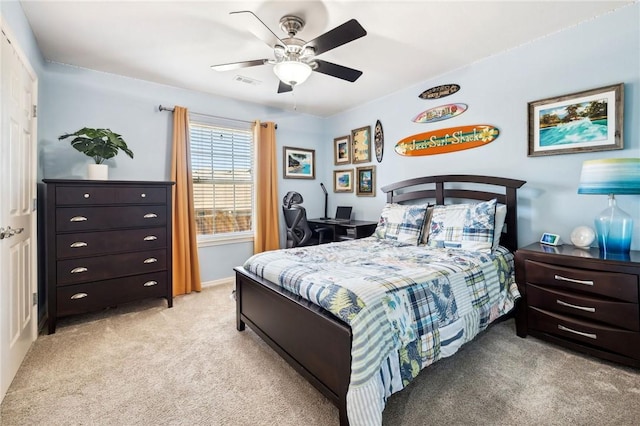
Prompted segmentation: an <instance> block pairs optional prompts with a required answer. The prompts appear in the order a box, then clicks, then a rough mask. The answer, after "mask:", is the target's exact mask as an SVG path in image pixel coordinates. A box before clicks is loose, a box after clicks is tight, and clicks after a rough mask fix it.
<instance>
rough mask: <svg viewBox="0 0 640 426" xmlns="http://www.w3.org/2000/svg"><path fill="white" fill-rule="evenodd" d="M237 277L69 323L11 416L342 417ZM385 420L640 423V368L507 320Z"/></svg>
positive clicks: (406, 395)
mask: <svg viewBox="0 0 640 426" xmlns="http://www.w3.org/2000/svg"><path fill="white" fill-rule="evenodd" d="M230 291H231V287H230V286H228V285H226V286H218V287H210V288H206V289H204V290H203V291H202V292H201V293H199V294H192V295H188V296H181V297H178V298H176V299H175V303H174V307H173V308H172V309H167V308H166V302H165V301H164V300H160V299H158V300H149V301H145V302H142V303H136V304H131V305H125V306H122V307H119V308H116V309H111V310H108V311H104V312H100V313H96V314H88V315H82V316H76V317H71V318H68V319H64V320H62V321H60V322H59V326H58V330H57V332H56V334H54V335H51V336H46V335H43V336H40V337H39V338H38V340H37V341H36V342H35V344H34V345H33V347H32V349H31V350H30V351H29V353H28V355H27V358H26V359H25V362H24V364H23V365H22V367H21V368H20V371H19V372H18V375H17V376H16V378H15V380H14V382H13V383H12V385H11V387H10V388H9V391H8V393H7V395H6V397H5V399H4V401H3V403H2V405H1V407H0V424H2V425H7V426H9V425H291V426H293V425H295V426H298V425H318V426H320V425H323V426H324V425H337V424H338V413H337V409H336V408H335V407H334V406H333V405H331V404H330V403H329V402H328V401H327V400H326V399H325V398H324V397H323V396H322V395H321V394H320V393H319V392H317V391H316V390H315V389H314V388H313V387H312V386H311V385H309V384H308V383H307V382H306V381H304V380H303V379H302V378H301V377H300V376H299V375H298V374H297V373H296V372H295V371H294V370H293V369H292V368H290V367H289V366H288V365H287V364H286V363H285V362H284V361H282V360H281V359H280V358H279V357H278V356H277V355H276V354H275V352H273V351H272V350H271V349H270V348H269V347H268V346H267V345H266V344H264V343H263V342H262V341H261V340H260V339H259V338H258V337H257V336H256V335H255V334H254V333H253V332H252V331H251V330H250V329H247V331H245V332H242V333H240V332H237V331H236V329H235V304H234V301H233V300H231V298H230V297H229V295H230ZM383 418H384V424H385V425H389V426H392V425H412V426H414V425H427V424H439V425H460V424H469V425H476V424H477V425H638V424H640V373H639V372H638V370H634V369H629V368H624V367H620V366H617V365H614V364H611V363H607V362H604V361H599V360H596V359H592V358H589V357H584V356H582V355H579V354H576V353H573V352H569V351H566V350H564V349H560V348H557V347H555V346H552V345H549V344H546V343H544V342H541V341H539V340H536V339H534V338H531V337H529V338H527V339H520V338H518V337H516V335H515V331H514V325H513V320H508V321H505V322H503V323H500V324H497V325H494V326H493V327H491V328H490V329H489V330H488V331H487V332H485V333H483V334H481V335H480V336H478V338H477V339H476V340H475V341H474V342H472V343H470V344H468V345H466V346H464V347H463V348H462V349H461V350H460V351H459V352H458V353H457V354H456V355H455V356H453V357H451V358H448V359H445V360H441V361H440V362H438V363H436V364H435V365H433V366H431V367H429V368H427V369H426V370H424V371H423V372H422V373H421V375H420V376H419V377H418V378H417V379H416V380H415V381H414V382H413V383H412V384H411V385H409V387H407V388H406V389H404V390H403V391H402V392H400V393H397V394H395V395H393V396H392V397H391V398H390V399H389V401H388V403H387V408H386V409H385V412H384V415H383Z"/></svg>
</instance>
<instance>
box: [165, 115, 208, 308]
mask: <svg viewBox="0 0 640 426" xmlns="http://www.w3.org/2000/svg"><path fill="white" fill-rule="evenodd" d="M171 180H172V181H174V182H175V185H174V186H173V217H172V227H173V295H174V296H177V295H179V294H186V293H191V292H192V291H200V290H201V289H202V285H201V283H200V263H199V262H198V244H197V241H196V222H195V214H194V208H193V181H192V179H191V153H190V151H189V113H188V111H187V109H186V108H183V107H179V106H176V107H175V109H174V110H173V153H172V155H171Z"/></svg>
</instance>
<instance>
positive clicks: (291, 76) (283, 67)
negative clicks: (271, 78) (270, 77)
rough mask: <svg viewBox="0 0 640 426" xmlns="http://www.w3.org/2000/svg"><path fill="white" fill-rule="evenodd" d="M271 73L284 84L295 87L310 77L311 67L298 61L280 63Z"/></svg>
mask: <svg viewBox="0 0 640 426" xmlns="http://www.w3.org/2000/svg"><path fill="white" fill-rule="evenodd" d="M273 72H274V73H275V74H276V76H277V77H278V78H279V79H280V81H282V82H283V83H285V84H288V85H289V86H292V87H293V86H297V85H300V84H302V83H304V82H305V81H306V80H307V78H309V76H310V75H311V72H312V69H311V66H309V65H308V64H306V63H304V62H300V61H282V62H279V63H277V64H275V65H274V67H273Z"/></svg>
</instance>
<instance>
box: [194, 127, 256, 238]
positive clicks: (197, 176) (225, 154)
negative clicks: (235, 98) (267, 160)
mask: <svg viewBox="0 0 640 426" xmlns="http://www.w3.org/2000/svg"><path fill="white" fill-rule="evenodd" d="M250 126H251V124H247V125H246V126H245V128H242V125H240V126H237V125H236V124H235V123H234V126H229V125H227V124H226V123H225V124H224V125H221V124H219V123H216V124H210V123H203V122H199V121H194V120H193V119H192V120H191V121H190V123H189V134H190V142H191V167H192V173H193V200H194V207H195V215H196V228H197V233H198V241H203V240H220V239H235V238H243V237H245V238H246V237H252V236H253V232H252V229H253V200H254V197H253V188H254V184H253V132H252V130H251V128H250Z"/></svg>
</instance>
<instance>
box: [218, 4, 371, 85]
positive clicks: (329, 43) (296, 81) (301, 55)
mask: <svg viewBox="0 0 640 426" xmlns="http://www.w3.org/2000/svg"><path fill="white" fill-rule="evenodd" d="M237 13H250V14H251V15H253V16H254V17H255V18H256V19H257V20H258V21H260V23H261V24H262V25H263V26H264V29H266V31H264V29H263V28H254V31H252V32H254V34H255V35H256V36H257V37H258V38H260V39H262V40H263V41H264V42H265V43H267V44H268V45H269V46H270V47H273V54H274V57H275V58H274V59H255V60H251V61H242V62H232V63H227V64H219V65H212V66H211V68H212V69H214V70H216V71H229V70H234V69H239V68H247V67H253V66H257V65H264V64H272V65H273V66H274V67H273V70H274V72H275V74H276V76H278V78H279V79H280V84H279V86H278V93H283V92H290V91H291V90H293V87H294V86H296V85H300V84H302V83H304V82H305V80H306V79H307V78H308V77H309V75H311V72H312V71H316V72H319V73H322V74H326V75H330V76H332V77H337V78H340V79H342V80H346V81H349V82H352V83H353V82H354V81H356V80H357V79H358V78H359V77H360V76H361V75H362V71H359V70H356V69H353V68H349V67H345V66H342V65H338V64H334V63H332V62H327V61H323V60H321V59H317V58H316V56H318V55H320V54H322V53H325V52H327V51H329V50H331V49H335V48H336V47H339V46H342V45H343V44H346V43H349V42H351V41H354V40H356V39H359V38H360V37H364V36H365V35H367V31H365V29H364V28H363V27H362V25H360V23H359V22H358V21H356V20H355V19H351V20H349V21H347V22H345V23H344V24H342V25H339V26H337V27H336V28H334V29H332V30H330V31H327V32H326V33H324V34H322V35H320V36H318V37H316V38H315V39H313V40H311V41H308V42H305V41H304V40H301V39H299V38H296V34H297V33H298V32H299V31H300V30H302V28H304V25H305V22H304V20H302V19H301V18H299V17H297V16H293V15H286V16H283V17H282V19H280V29H281V30H282V31H284V32H285V33H286V34H287V37H286V38H283V39H281V38H280V37H278V36H277V35H276V34H275V33H274V32H273V31H271V29H269V27H268V26H267V25H266V24H265V23H264V22H262V20H261V19H260V18H258V16H256V14H255V13H253V12H251V11H248V10H241V11H238V12H231V14H237Z"/></svg>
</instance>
